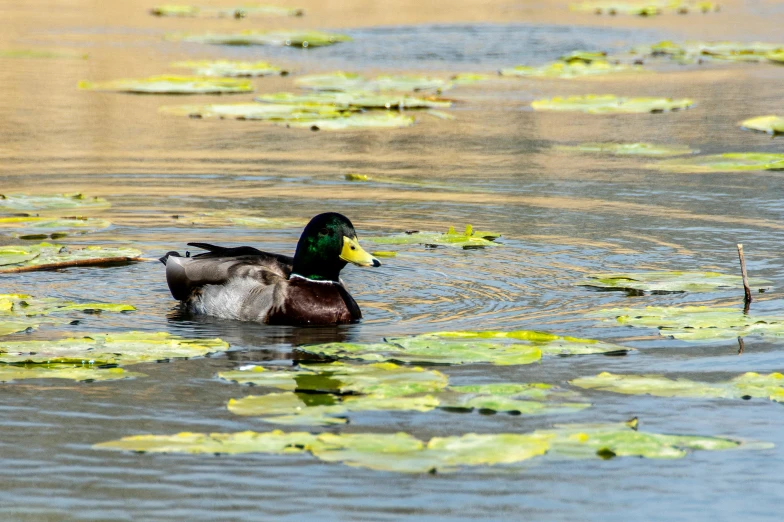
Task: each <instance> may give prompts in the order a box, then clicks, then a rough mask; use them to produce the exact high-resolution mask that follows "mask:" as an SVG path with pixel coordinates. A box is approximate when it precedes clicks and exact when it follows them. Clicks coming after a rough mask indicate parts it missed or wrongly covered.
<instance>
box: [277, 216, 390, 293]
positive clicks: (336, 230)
mask: <svg viewBox="0 0 784 522" xmlns="http://www.w3.org/2000/svg"><path fill="white" fill-rule="evenodd" d="M347 263H354V264H355V265H359V266H381V263H379V261H378V259H376V258H375V257H373V256H371V255H370V254H368V253H367V252H365V251H364V250H362V247H361V246H359V241H357V232H356V231H355V230H354V225H352V224H351V221H349V220H348V218H347V217H346V216H344V215H342V214H338V213H336V212H327V213H326V214H319V215H318V216H316V217H314V218H313V219H311V220H310V223H308V226H306V227H305V230H303V231H302V236H300V238H299V243H297V252H296V254H294V270H293V271H292V274H297V275H300V276H302V277H307V278H308V279H315V280H317V281H335V282H337V281H339V280H340V271H341V270H343V268H344V267H345V266H346V264H347Z"/></svg>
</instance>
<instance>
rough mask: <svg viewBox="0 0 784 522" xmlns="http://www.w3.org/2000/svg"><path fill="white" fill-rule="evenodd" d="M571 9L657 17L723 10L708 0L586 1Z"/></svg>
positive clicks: (574, 5)
mask: <svg viewBox="0 0 784 522" xmlns="http://www.w3.org/2000/svg"><path fill="white" fill-rule="evenodd" d="M569 9H570V10H572V11H577V12H582V13H594V14H608V15H616V14H626V15H637V16H656V15H659V14H662V13H678V14H687V13H689V12H700V13H710V12H718V11H719V10H720V9H721V8H720V6H719V4H716V3H713V2H710V1H707V0H698V1H684V0H645V1H643V2H639V1H637V2H635V1H629V2H624V1H622V0H586V1H584V2H580V3H576V4H569Z"/></svg>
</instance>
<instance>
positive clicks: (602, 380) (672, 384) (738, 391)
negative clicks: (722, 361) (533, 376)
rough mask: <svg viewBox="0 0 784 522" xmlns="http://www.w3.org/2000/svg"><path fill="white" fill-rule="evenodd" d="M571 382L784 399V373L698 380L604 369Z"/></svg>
mask: <svg viewBox="0 0 784 522" xmlns="http://www.w3.org/2000/svg"><path fill="white" fill-rule="evenodd" d="M569 383H570V384H572V385H574V386H577V387H580V388H586V389H590V390H602V391H609V392H614V393H625V394H628V395H654V396H656V397H698V398H716V399H750V398H762V399H770V400H774V401H779V402H784V394H782V393H783V392H784V375H782V374H781V373H771V374H768V375H760V374H758V373H754V372H748V373H744V374H743V375H739V376H738V377H735V378H734V379H731V380H729V381H722V382H712V383H707V382H697V381H691V380H688V379H668V378H667V377H664V376H662V375H615V374H612V373H608V372H602V373H600V374H599V375H597V376H595V377H580V378H578V379H573V380H571V381H569Z"/></svg>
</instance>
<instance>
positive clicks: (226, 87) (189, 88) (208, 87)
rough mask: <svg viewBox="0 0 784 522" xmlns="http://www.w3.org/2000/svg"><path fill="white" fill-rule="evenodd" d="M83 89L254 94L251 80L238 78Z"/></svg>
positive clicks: (152, 80) (160, 79) (170, 79)
mask: <svg viewBox="0 0 784 522" xmlns="http://www.w3.org/2000/svg"><path fill="white" fill-rule="evenodd" d="M79 88H80V89H84V90H88V91H116V92H130V93H135V94H236V93H243V92H253V83H251V81H250V80H238V79H235V78H210V77H201V76H175V75H162V76H151V77H149V78H143V79H138V80H129V79H123V80H112V81H108V82H96V83H93V82H89V81H86V80H83V81H81V82H79Z"/></svg>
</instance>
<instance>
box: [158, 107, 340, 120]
mask: <svg viewBox="0 0 784 522" xmlns="http://www.w3.org/2000/svg"><path fill="white" fill-rule="evenodd" d="M160 111H161V112H163V113H165V114H173V115H175V116H188V117H190V118H220V119H235V120H264V121H285V122H290V121H297V120H302V121H314V120H319V119H322V118H337V117H339V116H341V115H342V114H343V113H342V112H341V111H338V110H337V109H336V108H335V107H331V106H328V105H318V104H299V105H283V104H263V103H225V104H212V105H174V106H165V107H161V108H160Z"/></svg>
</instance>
